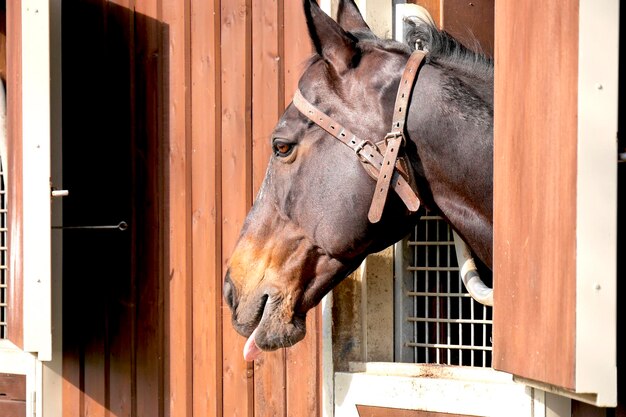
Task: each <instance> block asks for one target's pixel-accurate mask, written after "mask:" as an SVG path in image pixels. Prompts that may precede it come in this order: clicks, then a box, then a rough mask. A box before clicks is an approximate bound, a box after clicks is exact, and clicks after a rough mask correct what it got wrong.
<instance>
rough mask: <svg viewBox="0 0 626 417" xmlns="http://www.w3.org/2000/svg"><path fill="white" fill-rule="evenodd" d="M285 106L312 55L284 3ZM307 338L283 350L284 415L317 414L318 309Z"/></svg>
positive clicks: (292, 8)
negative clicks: (284, 377) (285, 370)
mask: <svg viewBox="0 0 626 417" xmlns="http://www.w3.org/2000/svg"><path fill="white" fill-rule="evenodd" d="M284 6H285V11H284V25H285V34H284V38H285V103H289V102H290V101H291V98H292V97H293V93H294V91H295V90H296V88H297V86H298V80H299V79H300V76H301V75H302V71H303V70H304V65H305V63H306V60H307V58H309V56H310V55H311V54H312V47H311V41H310V39H309V35H308V31H307V26H306V20H305V18H304V11H303V9H302V5H301V3H299V2H289V3H288V2H285V4H284ZM306 326H307V335H306V337H305V338H304V340H302V341H301V342H300V343H298V344H297V345H295V346H293V347H292V348H289V349H287V351H286V355H287V394H286V395H287V415H289V416H302V417H314V416H319V415H321V407H320V404H321V398H322V396H321V385H320V384H321V379H320V374H319V373H320V372H321V356H320V355H321V339H320V335H321V309H320V308H319V307H316V308H315V309H313V310H311V311H309V313H308V314H307V319H306Z"/></svg>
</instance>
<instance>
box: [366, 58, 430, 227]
mask: <svg viewBox="0 0 626 417" xmlns="http://www.w3.org/2000/svg"><path fill="white" fill-rule="evenodd" d="M424 56H426V53H425V52H423V51H416V52H414V53H412V54H411V56H410V57H409V61H408V62H407V64H406V67H404V72H403V73H402V78H401V79H400V86H399V87H398V94H397V95H396V104H395V106H394V108H393V121H392V123H391V131H390V132H389V133H387V135H386V136H385V141H386V143H387V152H385V159H384V161H383V166H382V168H381V169H380V173H379V174H378V180H377V181H376V191H375V192H374V197H373V198H372V205H371V206H370V211H369V213H368V214H367V217H368V219H369V220H370V222H372V223H377V222H378V221H380V218H381V217H382V215H383V209H384V208H385V202H386V201H387V194H388V193H389V185H390V180H391V176H392V174H393V172H394V170H395V166H396V160H397V158H398V152H399V151H400V147H401V146H403V145H404V144H405V138H404V127H405V125H406V118H407V114H408V113H409V112H408V107H409V97H410V96H411V91H413V85H414V84H415V79H416V78H417V71H418V69H419V67H420V64H421V63H422V60H423V59H424ZM418 201H419V200H418ZM418 207H419V203H418Z"/></svg>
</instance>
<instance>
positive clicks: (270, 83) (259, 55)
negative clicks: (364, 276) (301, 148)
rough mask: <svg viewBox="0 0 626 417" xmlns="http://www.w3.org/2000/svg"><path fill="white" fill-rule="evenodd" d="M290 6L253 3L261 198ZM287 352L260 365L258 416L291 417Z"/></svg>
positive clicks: (255, 155) (256, 176)
mask: <svg viewBox="0 0 626 417" xmlns="http://www.w3.org/2000/svg"><path fill="white" fill-rule="evenodd" d="M284 7H285V2H284V1H283V0H279V1H271V2H270V1H267V0H253V1H252V19H253V21H252V39H254V41H255V42H254V43H253V47H252V74H251V75H252V115H253V117H252V176H253V184H252V187H253V195H256V193H257V192H258V190H259V188H260V186H261V183H262V181H263V178H264V177H265V171H266V169H267V163H268V160H269V158H270V155H271V145H270V140H271V133H272V130H273V129H274V126H275V125H276V122H277V121H278V118H279V117H280V115H281V114H282V112H283V109H284V108H285V97H284V59H283V58H284V56H283V55H284V21H283V17H284ZM285 361H286V352H285V350H284V349H279V350H277V351H275V352H266V353H264V354H263V355H261V357H260V358H259V359H257V360H256V361H255V363H254V415H255V417H262V416H268V417H269V416H283V417H287V398H286V385H287V381H286V363H285Z"/></svg>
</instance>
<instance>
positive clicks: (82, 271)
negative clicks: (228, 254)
mask: <svg viewBox="0 0 626 417" xmlns="http://www.w3.org/2000/svg"><path fill="white" fill-rule="evenodd" d="M62 13H63V14H62V51H63V55H62V56H63V58H62V100H63V144H62V147H63V181H64V184H63V187H64V188H65V189H68V190H70V195H69V196H68V197H66V198H65V199H64V207H63V223H64V225H65V226H75V225H76V226H90V225H115V224H118V223H120V222H121V221H124V222H126V223H128V225H129V228H128V229H127V230H125V231H121V230H117V229H111V230H98V229H77V230H76V229H70V230H65V231H64V234H63V351H64V353H63V376H64V378H65V381H66V383H65V384H64V388H63V399H64V413H69V414H72V415H88V414H90V413H92V412H96V411H97V410H103V409H106V410H110V411H111V412H112V413H115V415H138V414H141V415H149V416H159V415H162V414H163V410H164V401H165V400H164V399H165V398H167V393H166V392H165V390H166V388H165V386H164V375H163V374H164V360H163V358H164V357H165V355H164V346H165V337H166V336H165V335H164V324H163V323H164V313H163V308H162V307H163V306H162V303H163V299H164V294H163V292H164V284H163V280H164V278H163V276H162V273H161V271H162V270H168V267H167V265H162V263H163V259H168V257H167V256H164V253H163V252H164V251H167V248H165V249H164V248H162V247H161V246H162V243H161V242H162V240H163V239H161V238H160V235H161V234H162V233H163V232H162V231H163V230H167V227H168V226H167V224H164V221H165V220H164V219H167V218H168V216H167V214H166V213H165V212H164V210H165V203H164V202H166V201H167V199H168V198H167V190H166V188H165V187H164V184H165V183H166V180H165V179H164V178H167V177H168V172H167V168H166V167H167V164H166V163H165V162H164V161H167V155H166V154H165V153H166V151H167V149H168V146H167V144H168V142H169V138H168V105H167V103H168V102H169V97H168V96H169V91H168V87H167V82H166V81H167V80H168V78H169V65H168V59H169V57H168V43H169V28H168V26H167V25H166V24H164V23H162V22H160V21H159V20H155V19H153V18H151V17H148V16H145V15H142V14H139V13H136V12H135V11H133V10H129V9H127V8H125V7H121V6H117V5H115V4H113V3H111V2H107V1H98V2H94V1H87V0H81V1H73V2H65V3H64V4H63V11H62Z"/></svg>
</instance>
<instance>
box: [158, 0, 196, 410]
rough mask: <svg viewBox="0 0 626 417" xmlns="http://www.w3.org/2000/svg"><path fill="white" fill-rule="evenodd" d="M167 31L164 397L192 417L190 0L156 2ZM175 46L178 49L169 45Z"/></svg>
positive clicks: (165, 78)
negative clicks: (165, 361)
mask: <svg viewBox="0 0 626 417" xmlns="http://www.w3.org/2000/svg"><path fill="white" fill-rule="evenodd" d="M160 8H161V16H160V17H161V18H162V21H163V23H164V24H165V25H167V27H168V32H167V39H164V44H166V45H167V49H166V51H167V60H166V63H167V68H166V69H165V73H164V76H165V77H164V80H163V81H164V82H165V83H166V84H165V86H166V88H167V93H166V95H167V97H168V102H167V107H168V112H167V116H166V117H167V128H166V129H167V130H166V131H165V135H166V136H165V140H166V143H167V151H166V158H167V159H166V161H167V163H166V167H165V169H166V172H167V175H166V184H165V187H166V190H167V193H168V196H167V206H166V210H167V211H166V216H167V217H166V222H167V233H168V237H167V241H166V247H167V249H166V250H167V254H168V255H167V265H166V267H165V268H166V271H168V275H169V276H168V279H167V280H166V282H167V287H166V294H167V295H166V299H165V322H166V327H165V338H166V341H167V342H166V351H165V357H166V358H167V359H166V360H167V363H166V367H165V395H166V398H167V402H168V404H167V405H168V409H169V412H170V413H171V414H172V415H177V416H191V415H192V405H193V401H192V383H193V382H192V378H193V368H192V364H193V360H192V355H193V353H192V320H191V314H192V293H191V291H192V279H191V250H190V245H191V227H192V226H191V210H190V209H191V195H192V193H191V141H190V139H189V135H190V134H191V130H190V124H191V95H190V90H189V85H190V81H191V77H190V75H191V66H190V53H189V48H188V46H189V42H190V33H191V31H190V1H189V0H185V1H162V2H161V5H160ZM175 45H177V46H178V47H174V46H175Z"/></svg>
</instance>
